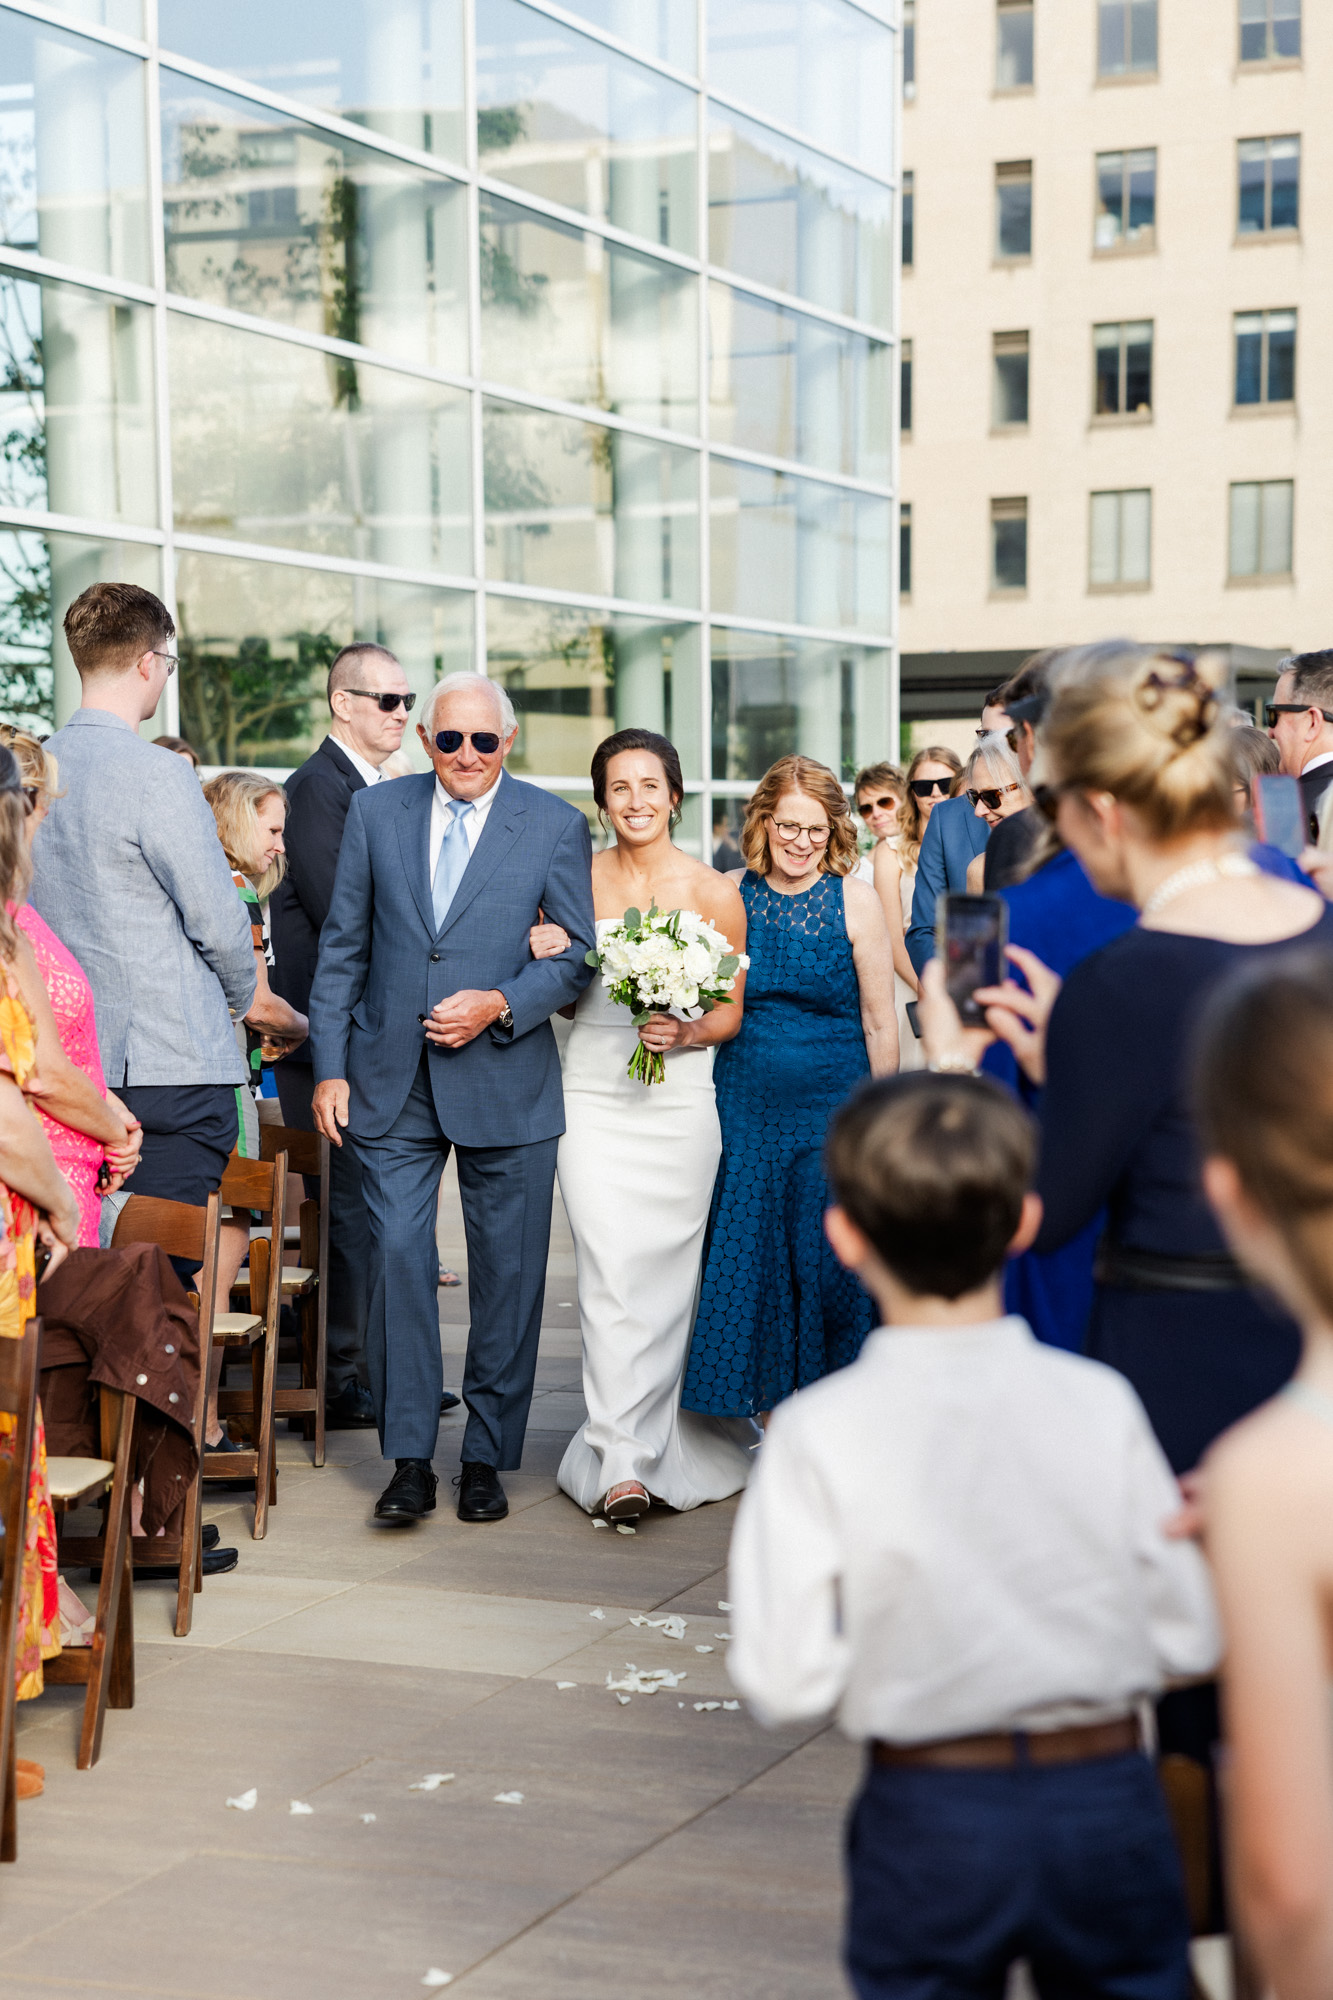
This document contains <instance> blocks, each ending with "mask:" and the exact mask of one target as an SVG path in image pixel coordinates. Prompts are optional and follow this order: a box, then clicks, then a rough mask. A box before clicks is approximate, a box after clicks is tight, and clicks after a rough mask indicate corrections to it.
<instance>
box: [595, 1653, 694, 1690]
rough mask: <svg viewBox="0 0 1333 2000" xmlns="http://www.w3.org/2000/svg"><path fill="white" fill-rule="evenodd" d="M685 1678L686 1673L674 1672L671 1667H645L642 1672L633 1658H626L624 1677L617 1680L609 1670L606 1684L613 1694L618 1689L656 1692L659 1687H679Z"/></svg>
mask: <svg viewBox="0 0 1333 2000" xmlns="http://www.w3.org/2000/svg"><path fill="white" fill-rule="evenodd" d="M684 1679H685V1675H684V1674H673V1673H672V1671H671V1669H670V1667H645V1668H644V1669H643V1671H642V1672H640V1670H639V1668H638V1667H636V1666H635V1665H634V1662H633V1661H632V1660H626V1662H625V1672H624V1674H623V1675H622V1677H621V1678H620V1679H619V1680H617V1679H616V1678H615V1676H614V1674H612V1673H610V1672H608V1674H607V1676H606V1685H607V1686H608V1687H609V1688H610V1690H611V1692H612V1693H613V1694H614V1693H615V1692H616V1691H617V1689H620V1690H623V1692H624V1693H625V1694H656V1693H657V1690H658V1689H659V1688H664V1687H668V1688H674V1687H678V1686H679V1684H680V1683H681V1681H683V1680H684Z"/></svg>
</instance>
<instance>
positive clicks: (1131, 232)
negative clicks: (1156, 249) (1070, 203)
mask: <svg viewBox="0 0 1333 2000" xmlns="http://www.w3.org/2000/svg"><path fill="white" fill-rule="evenodd" d="M1156 234H1157V149H1156V147H1154V146H1147V147H1145V148H1144V149H1143V150H1142V151H1141V152H1137V153H1098V155H1097V220H1096V223H1095V224H1094V225H1093V235H1092V247H1093V249H1094V250H1125V249H1128V248H1130V247H1131V246H1133V247H1135V248H1137V249H1147V248H1149V247H1150V246H1151V244H1152V243H1153V242H1154V241H1155V239H1156Z"/></svg>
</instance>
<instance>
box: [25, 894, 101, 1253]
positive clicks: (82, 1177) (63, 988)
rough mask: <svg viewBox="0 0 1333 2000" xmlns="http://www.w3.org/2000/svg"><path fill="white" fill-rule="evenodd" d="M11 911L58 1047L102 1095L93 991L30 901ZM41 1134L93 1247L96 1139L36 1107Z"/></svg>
mask: <svg viewBox="0 0 1333 2000" xmlns="http://www.w3.org/2000/svg"><path fill="white" fill-rule="evenodd" d="M9 914H10V916H11V917H13V919H14V921H15V922H16V923H17V925H18V927H19V929H20V930H21V931H22V932H23V934H24V936H25V937H26V938H27V940H28V942H29V944H30V945H31V946H32V949H33V954H34V956H35V958H36V960H37V970H38V971H39V972H40V973H41V975H42V984H43V985H44V986H45V988H46V991H47V993H48V995H49V996H50V1000H51V1009H52V1012H53V1013H54V1014H55V1017H56V1027H57V1028H58V1029H59V1031H60V1046H61V1048H62V1049H63V1050H64V1051H65V1054H66V1055H67V1056H68V1057H69V1059H70V1061H71V1062H72V1063H73V1064H74V1067H75V1068H76V1069H81V1070H82V1071H83V1073H84V1075H85V1076H86V1077H89V1078H90V1079H91V1080H92V1082H93V1083H95V1084H96V1086H97V1088H98V1090H99V1091H100V1092H101V1093H102V1096H103V1097H105V1096H106V1078H105V1077H104V1076H103V1074H102V1058H101V1055H100V1053H99V1051H98V1047H97V1017H96V1014H95V1013H94V1010H93V989H92V987H91V986H90V985H89V984H88V979H87V975H86V974H85V972H84V970H83V967H82V966H81V965H80V964H79V961H78V959H77V958H75V956H74V954H73V953H72V952H71V951H67V950H66V949H65V946H64V945H63V944H62V943H61V942H60V939H59V938H58V937H57V936H56V934H55V932H54V931H53V930H52V929H51V927H50V925H49V924H47V923H45V922H44V921H43V919H42V918H41V917H39V916H38V914H37V912H36V910H34V909H33V907H32V904H31V903H24V904H23V906H22V908H15V906H14V904H12V903H11V904H10V906H9ZM34 1108H35V1110H36V1112H37V1116H38V1118H39V1119H40V1120H41V1126H42V1130H43V1132H45V1134H46V1136H47V1139H48V1141H49V1142H50V1146H51V1151H52V1153H53V1154H54V1155H55V1162H56V1165H57V1166H58V1167H59V1169H60V1171H61V1173H62V1174H63V1175H64V1176H65V1179H66V1180H67V1181H68V1182H69V1184H70V1186H71V1187H72V1188H73V1190H74V1198H75V1200H76V1201H77V1202H78V1204H79V1247H80V1248H81V1249H83V1250H96V1249H97V1247H98V1234H97V1232H98V1228H99V1226H100V1223H101V1217H102V1197H101V1195H100V1194H99V1193H98V1192H97V1175H98V1170H99V1169H100V1167H101V1165H102V1161H103V1160H104V1159H105V1158H106V1148H105V1147H104V1146H103V1144H102V1142H101V1140H100V1139H90V1138H89V1137H88V1134H87V1133H86V1132H75V1131H73V1130H72V1129H71V1127H70V1126H68V1125H62V1124H61V1123H60V1121H59V1119H58V1118H48V1116H47V1114H46V1113H45V1111H43V1110H42V1108H41V1106H40V1105H37V1106H35V1107H34Z"/></svg>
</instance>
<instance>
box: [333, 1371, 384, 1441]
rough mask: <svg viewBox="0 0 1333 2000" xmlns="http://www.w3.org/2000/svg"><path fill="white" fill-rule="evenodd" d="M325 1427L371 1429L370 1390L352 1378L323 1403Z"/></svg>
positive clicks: (372, 1424) (373, 1406) (372, 1408)
mask: <svg viewBox="0 0 1333 2000" xmlns="http://www.w3.org/2000/svg"><path fill="white" fill-rule="evenodd" d="M324 1424H325V1428H326V1429H328V1430H331V1431H373V1430H374V1428H375V1405H374V1404H373V1403H372V1402H371V1400H370V1391H369V1389H365V1388H363V1387H362V1386H361V1384H360V1383H359V1382H358V1381H356V1379H355V1378H353V1380H352V1381H350V1382H347V1383H344V1385H343V1387H342V1388H341V1389H340V1390H339V1391H338V1393H337V1395H336V1396H330V1398H329V1400H328V1401H327V1402H326V1403H325V1405H324Z"/></svg>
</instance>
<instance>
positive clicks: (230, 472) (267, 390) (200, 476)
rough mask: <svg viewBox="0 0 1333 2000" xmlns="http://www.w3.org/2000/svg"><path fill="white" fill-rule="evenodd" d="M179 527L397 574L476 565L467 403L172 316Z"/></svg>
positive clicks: (417, 383)
mask: <svg viewBox="0 0 1333 2000" xmlns="http://www.w3.org/2000/svg"><path fill="white" fill-rule="evenodd" d="M167 324H168V366H169V370H170V377H171V395H172V408H173V411H174V420H173V424H172V439H171V449H172V466H173V481H174V488H175V506H176V524H177V526H178V527H180V528H182V529H186V530H188V531H192V532H193V533H195V534H201V535H219V536H225V537H227V538H229V539H235V540H237V541H246V542H272V543H276V544H277V545H278V546H280V547H283V548H293V549H310V550H313V551H317V552H318V553H320V554H323V555H336V556H346V557H351V558H354V559H356V560H359V561H363V562H364V561H371V562H380V563H392V564H394V565H395V566H397V567H398V568H402V569H426V570H443V571H445V572H447V573H449V574H451V575H454V576H460V575H464V576H465V575H469V574H470V573H471V569H472V542H471V533H472V530H471V510H470V507H469V504H468V493H469V479H468V468H469V464H470V457H469V430H468V408H467V397H466V394H465V393H464V392H463V391H461V390H456V389H447V388H445V387H443V386H442V385H441V384H439V383H435V382H427V381H424V380H422V379H421V378H420V377H419V376H415V375H397V374H395V373H393V372H392V370H390V369H387V368H367V367H363V366H361V365H360V364H358V363H355V362H350V361H343V360H339V359H338V358H337V357H336V356H333V355H328V354H321V353H319V352H318V351H317V350H316V349H313V348H308V347H296V346H293V345H292V344H291V343H290V342H288V341H284V340H270V339H267V338H266V337H265V336H264V335H262V334H253V333H241V332H238V331H236V329H235V328H232V327H226V326H215V325H214V324H213V323H212V322H211V321H208V320H198V319H192V318H190V317H188V316H187V315H186V314H184V313H172V314H171V315H170V317H169V319H168V322H167Z"/></svg>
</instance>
